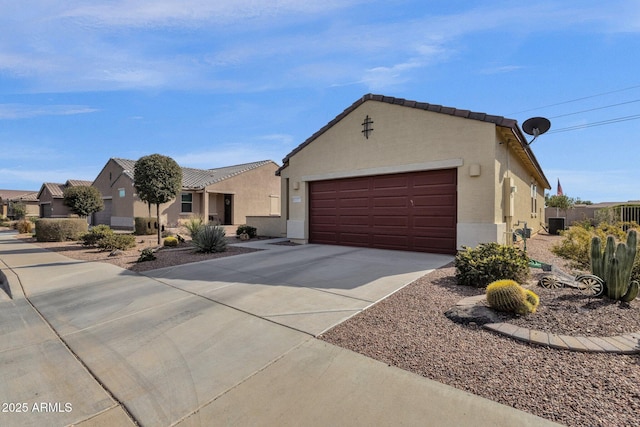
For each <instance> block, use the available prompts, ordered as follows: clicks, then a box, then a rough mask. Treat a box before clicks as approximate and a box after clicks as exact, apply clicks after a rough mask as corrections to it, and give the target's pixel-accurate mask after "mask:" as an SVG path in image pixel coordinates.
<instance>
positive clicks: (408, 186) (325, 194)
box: [309, 169, 457, 254]
mask: <svg viewBox="0 0 640 427" xmlns="http://www.w3.org/2000/svg"><path fill="white" fill-rule="evenodd" d="M309 191H310V198H309V209H310V213H309V234H310V236H309V240H310V242H311V243H325V244H334V245H346V246H364V247H370V248H380V249H399V250H408V251H420V252H435V253H446V254H454V253H455V252H456V211H457V203H456V199H457V195H456V192H457V171H456V170H455V169H445V170H436V171H422V172H410V173H402V174H393V175H376V176H367V177H358V178H346V179H336V180H329V181H313V182H310V183H309Z"/></svg>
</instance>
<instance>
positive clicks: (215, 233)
mask: <svg viewBox="0 0 640 427" xmlns="http://www.w3.org/2000/svg"><path fill="white" fill-rule="evenodd" d="M225 234H226V233H225V231H224V228H222V227H220V226H217V225H203V226H201V227H200V228H199V229H198V230H197V232H196V233H195V234H194V235H193V237H192V240H191V244H192V245H193V246H194V247H195V248H196V252H203V253H212V252H224V251H226V250H227V240H226V238H225Z"/></svg>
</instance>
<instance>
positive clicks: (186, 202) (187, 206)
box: [181, 193, 193, 213]
mask: <svg viewBox="0 0 640 427" xmlns="http://www.w3.org/2000/svg"><path fill="white" fill-rule="evenodd" d="M181 212H182V213H190V212H193V193H182V210H181Z"/></svg>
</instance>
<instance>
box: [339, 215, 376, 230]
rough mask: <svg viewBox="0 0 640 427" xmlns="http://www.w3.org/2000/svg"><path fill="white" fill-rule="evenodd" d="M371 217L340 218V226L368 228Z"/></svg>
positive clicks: (351, 216)
mask: <svg viewBox="0 0 640 427" xmlns="http://www.w3.org/2000/svg"><path fill="white" fill-rule="evenodd" d="M368 221H369V217H368V216H366V215H349V216H341V217H340V225H352V226H356V227H363V228H366V227H367V223H368Z"/></svg>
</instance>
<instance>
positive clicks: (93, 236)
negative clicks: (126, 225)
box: [80, 225, 113, 246]
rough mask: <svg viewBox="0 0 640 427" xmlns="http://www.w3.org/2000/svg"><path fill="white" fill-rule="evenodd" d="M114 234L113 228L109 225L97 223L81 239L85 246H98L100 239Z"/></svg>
mask: <svg viewBox="0 0 640 427" xmlns="http://www.w3.org/2000/svg"><path fill="white" fill-rule="evenodd" d="M112 234H113V230H112V229H111V228H110V227H109V226H108V225H95V226H93V227H91V230H89V232H88V233H85V234H83V235H82V237H81V239H80V240H82V244H83V245H84V246H97V245H98V242H99V241H100V240H102V239H103V238H105V237H107V236H111V235H112Z"/></svg>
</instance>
